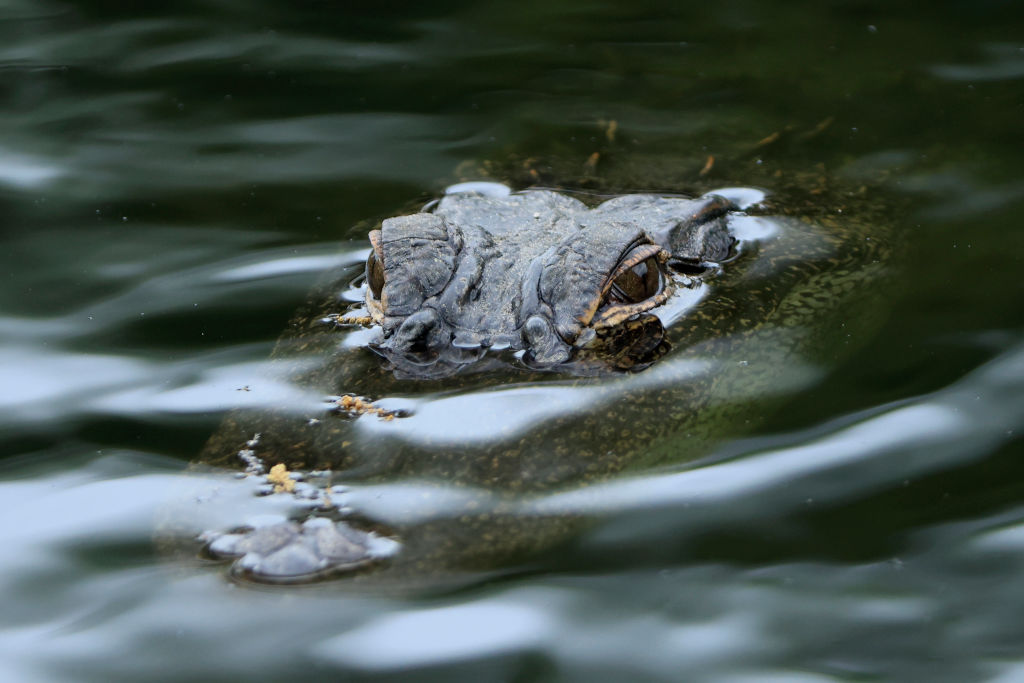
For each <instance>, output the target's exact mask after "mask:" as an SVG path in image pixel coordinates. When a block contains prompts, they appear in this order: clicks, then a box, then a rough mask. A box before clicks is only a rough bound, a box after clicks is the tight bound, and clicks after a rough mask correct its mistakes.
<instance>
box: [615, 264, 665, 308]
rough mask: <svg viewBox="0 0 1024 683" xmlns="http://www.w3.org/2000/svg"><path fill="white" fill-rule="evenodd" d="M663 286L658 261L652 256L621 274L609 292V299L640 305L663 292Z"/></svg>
mask: <svg viewBox="0 0 1024 683" xmlns="http://www.w3.org/2000/svg"><path fill="white" fill-rule="evenodd" d="M663 286H664V283H663V281H662V275H661V268H659V267H658V260H657V258H655V257H654V256H651V257H650V258H647V259H644V260H643V261H641V262H640V263H638V264H636V265H635V266H633V267H632V268H627V269H626V270H624V271H623V272H622V273H620V274H619V276H618V277H616V278H615V280H614V281H613V282H612V286H611V289H609V290H608V298H609V300H611V301H615V302H618V303H624V304H638V303H640V302H641V301H646V300H647V299H650V298H651V297H653V296H655V295H656V294H658V293H659V292H661V290H662V288H663Z"/></svg>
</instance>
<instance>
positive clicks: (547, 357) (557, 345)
mask: <svg viewBox="0 0 1024 683" xmlns="http://www.w3.org/2000/svg"><path fill="white" fill-rule="evenodd" d="M523 337H524V338H525V340H526V342H527V345H528V349H527V356H528V359H529V360H533V361H536V362H538V363H542V364H544V365H548V364H554V363H564V362H565V361H567V360H569V348H568V345H567V344H566V343H565V342H563V341H562V339H561V338H560V337H559V336H558V335H557V334H555V331H554V330H553V329H551V323H549V322H548V321H547V320H545V319H544V318H542V317H541V316H539V315H531V316H530V317H529V319H527V321H526V324H524V325H523Z"/></svg>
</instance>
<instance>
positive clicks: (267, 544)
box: [176, 182, 888, 584]
mask: <svg viewBox="0 0 1024 683" xmlns="http://www.w3.org/2000/svg"><path fill="white" fill-rule="evenodd" d="M774 208H777V206H776V207H773V206H772V202H771V200H770V199H767V198H766V197H765V194H764V193H763V192H761V191H759V190H755V189H751V188H723V189H718V190H715V191H711V192H707V193H705V194H703V195H701V196H698V197H696V198H686V197H682V196H678V195H669V194H649V193H645V194H624V195H619V196H614V197H602V196H593V195H586V194H575V195H572V194H568V193H565V192H557V191H552V190H543V189H526V190H523V191H518V192H514V191H512V190H511V189H510V188H509V187H507V186H505V185H501V184H497V183H491V182H486V183H464V184H460V185H457V186H454V187H452V188H450V189H449V190H448V191H447V193H446V194H445V195H444V196H443V197H441V198H440V199H439V200H435V201H433V202H431V203H430V204H428V205H427V206H426V207H425V208H424V209H423V210H422V211H419V212H417V213H412V214H409V215H403V216H398V217H394V218H389V219H386V220H384V221H383V222H382V223H381V225H380V227H379V228H378V229H375V230H372V231H371V232H370V233H369V242H370V248H369V249H368V252H367V256H366V260H365V265H364V266H363V267H362V268H361V269H360V270H361V271H362V272H360V273H359V274H357V275H355V276H354V278H353V273H352V270H351V269H348V270H346V271H345V272H343V273H340V274H336V275H335V276H332V277H331V278H329V279H328V281H327V283H326V284H325V285H324V286H323V287H321V288H320V289H319V290H318V294H317V295H316V296H314V297H313V302H312V303H311V304H310V306H309V307H307V308H306V309H304V310H303V311H302V312H300V314H299V315H298V316H297V317H296V319H295V320H294V321H293V323H292V324H291V325H290V327H289V330H288V331H287V332H286V334H285V335H284V336H283V337H282V339H281V341H280V343H279V345H278V348H277V350H276V351H275V357H276V358H278V361H277V362H278V363H279V364H281V365H282V366H284V367H287V368H289V370H288V373H289V377H290V381H291V382H293V383H294V384H295V385H296V386H301V387H303V388H304V390H305V391H306V393H307V395H308V396H310V397H316V400H315V401H314V400H310V401H308V402H303V401H299V402H297V403H293V402H285V403H283V404H282V405H279V406H275V407H273V408H271V409H267V410H260V411H237V412H236V413H234V414H232V415H229V416H228V417H227V418H226V419H225V422H224V425H223V426H222V427H221V429H220V430H218V432H217V433H216V434H215V435H214V437H213V438H212V439H211V440H210V442H209V444H208V445H207V447H206V449H205V450H204V452H203V454H202V456H201V457H200V461H201V462H202V463H204V464H205V465H207V466H210V465H212V466H219V467H228V468H234V469H239V468H240V467H244V468H246V470H247V472H248V473H249V474H250V475H253V476H250V477H248V478H247V479H245V480H241V482H242V483H240V484H238V485H239V486H249V487H250V488H249V489H246V490H247V491H251V492H252V493H257V494H260V495H269V496H270V497H271V498H274V499H279V500H286V501H288V503H287V504H285V505H283V507H284V511H283V512H281V514H279V515H278V516H276V517H275V516H272V517H269V518H268V517H266V516H261V517H259V519H258V520H256V521H251V520H250V521H248V522H240V523H239V524H237V525H235V526H234V528H230V527H229V528H228V529H227V530H226V531H224V530H214V531H210V532H207V533H205V534H204V535H203V536H202V541H203V543H204V546H203V551H202V552H203V553H204V554H205V555H206V556H207V557H209V558H214V559H219V560H223V559H225V558H231V559H233V560H234V563H233V565H232V575H233V576H234V577H236V578H237V579H239V580H253V581H263V582H286V583H292V582H304V581H310V580H320V579H324V578H328V577H337V576H346V577H349V578H350V580H352V581H354V582H357V583H358V582H362V583H366V582H369V581H383V582H385V583H386V582H387V581H388V580H389V579H390V580H392V582H398V583H404V584H410V583H417V582H419V583H423V582H427V581H433V580H434V579H433V578H431V579H428V578H426V577H437V576H439V575H447V576H449V577H450V576H454V575H458V574H459V573H460V572H461V573H463V574H465V573H466V572H470V571H472V570H478V569H481V568H494V567H501V566H507V565H508V564H509V563H510V562H512V561H513V560H514V559H516V558H521V557H524V556H529V555H530V554H532V553H535V552H537V551H538V549H543V548H546V547H549V546H550V545H551V544H553V543H556V542H558V541H561V540H564V539H565V538H567V537H571V535H572V532H573V530H575V529H577V528H579V525H580V523H581V520H580V517H581V515H575V514H573V513H572V511H571V510H569V511H566V510H557V511H547V510H543V504H540V503H538V501H543V500H544V497H543V496H544V494H546V493H547V492H551V491H558V490H564V489H566V488H567V487H569V488H574V487H579V486H581V485H584V484H591V483H594V482H597V481H603V480H607V479H608V478H610V477H612V476H614V475H616V474H618V473H622V472H624V471H627V470H632V471H638V470H642V469H643V468H647V467H651V466H654V465H662V464H666V463H672V464H675V465H677V466H678V465H679V464H680V463H685V462H688V461H692V460H695V459H697V458H699V457H701V456H704V455H707V454H708V452H709V448H710V446H709V444H713V443H714V440H715V437H716V436H717V435H719V434H721V433H722V432H723V431H732V432H735V431H736V430H735V425H736V424H737V423H739V422H741V421H742V420H743V419H744V415H745V413H744V412H743V411H744V410H745V409H746V408H747V407H749V405H750V403H751V401H752V399H758V400H761V399H763V398H764V397H765V396H766V395H771V394H779V395H784V394H785V393H787V392H790V391H793V390H795V389H797V388H799V387H801V386H805V385H806V384H807V383H809V382H812V381H813V377H814V376H815V372H816V367H817V366H818V364H819V363H820V362H827V361H826V360H823V357H830V356H833V355H834V354H835V353H836V348H837V347H838V346H840V345H842V344H843V343H844V342H845V341H848V339H845V340H844V339H843V338H842V337H843V336H844V335H848V334H849V333H851V332H853V331H856V330H857V329H860V330H862V331H863V330H865V329H866V328H867V327H869V323H868V322H867V321H868V320H870V312H871V311H872V310H873V306H872V302H871V298H870V297H869V296H867V295H866V292H867V291H868V290H867V289H865V287H864V286H865V285H867V284H870V283H873V282H877V281H878V276H879V273H880V272H881V270H882V269H883V267H884V265H883V264H884V260H885V256H886V253H887V250H888V246H887V237H886V233H885V229H884V224H883V223H881V222H872V221H864V220H856V219H854V218H853V217H852V216H851V215H850V212H848V213H847V214H846V215H845V216H841V217H838V218H837V217H836V214H835V213H833V212H827V213H826V212H822V213H821V214H820V215H818V216H815V217H813V219H808V218H807V217H802V218H794V217H787V216H783V215H778V214H777V213H774V212H773V211H772V210H771V209H774ZM353 281H354V284H352V283H353ZM350 286H355V287H359V288H360V289H361V291H362V293H363V297H364V299H363V301H362V302H361V306H362V307H361V308H359V307H352V308H351V309H350V310H342V309H343V307H344V305H343V302H342V301H341V300H340V299H339V296H338V292H339V291H344V290H345V289H346V288H348V287H350ZM847 322H849V323H850V325H849V326H848V327H844V325H846V323H847ZM854 323H857V324H854ZM360 326H362V327H365V328H368V329H367V330H363V329H360ZM858 326H859V327H858ZM353 330H354V331H353ZM351 336H356V337H358V338H359V339H360V340H361V341H362V342H363V343H358V344H353V343H351V342H349V341H348V340H349V338H350V337H351ZM254 388H255V387H254ZM371 396H372V397H375V398H377V399H378V400H376V401H374V400H372V399H371V398H370V397H371ZM730 426H732V427H731V428H730ZM270 464H273V465H274V468H273V469H272V470H271V471H269V472H268V471H267V469H266V467H267V466H269V465H270ZM339 480H340V481H344V482H345V483H346V484H348V485H350V486H352V487H353V488H352V489H351V490H350V489H347V488H345V487H344V486H339V485H338V481H339ZM246 482H248V483H246ZM360 490H361V491H362V492H363V495H362V499H360V494H359V491H360ZM368 491H377V492H378V494H376V498H374V497H372V496H369V495H367V492H368ZM380 492H383V493H380ZM382 497H383V499H384V501H393V505H392V507H390V508H389V507H388V504H387V503H378V502H375V500H379V499H380V498H382ZM208 499H209V496H207V498H204V499H203V500H208ZM423 501H433V502H423ZM234 504H235V503H230V502H226V503H225V504H224V505H225V506H226V507H230V506H231V505H234ZM281 507H282V505H280V504H279V505H278V506H277V507H276V508H275V510H278V509H280V508H281ZM410 510H413V511H412V512H410ZM176 514H177V513H176ZM239 514H241V513H239Z"/></svg>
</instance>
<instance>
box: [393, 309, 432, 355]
mask: <svg viewBox="0 0 1024 683" xmlns="http://www.w3.org/2000/svg"><path fill="white" fill-rule="evenodd" d="M437 327H438V319H437V311H435V310H434V309H432V308H424V309H421V310H419V311H416V312H415V313H413V314H412V315H410V316H409V317H408V318H406V319H405V322H403V323H402V325H401V327H399V328H398V331H397V332H396V333H395V339H394V342H393V344H394V345H395V346H396V347H398V348H401V349H402V350H405V351H409V352H412V353H423V352H426V351H429V350H430V348H431V347H432V346H435V345H436V344H434V343H433V342H434V340H433V339H432V337H434V336H435V335H434V332H435V330H436V329H437Z"/></svg>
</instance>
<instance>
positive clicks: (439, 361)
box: [366, 183, 738, 377]
mask: <svg viewBox="0 0 1024 683" xmlns="http://www.w3.org/2000/svg"><path fill="white" fill-rule="evenodd" d="M737 209H738V207H737V205H736V204H735V203H734V202H733V201H732V200H730V199H727V198H725V197H723V196H721V195H718V194H709V195H705V196H703V197H701V198H698V199H683V198H679V197H666V196H658V195H646V194H635V195H625V196H621V197H617V198H614V199H610V200H607V201H605V202H603V203H601V204H599V205H597V206H595V207H593V208H590V207H588V206H587V205H586V204H584V203H583V202H581V201H580V200H578V199H575V198H573V197H569V196H566V195H563V194H558V193H555V192H550V191H545V190H528V191H524V192H517V193H512V192H510V191H509V189H508V188H507V187H505V186H503V185H497V184H493V183H472V184H467V186H461V187H460V186H456V187H455V188H450V189H449V192H448V194H446V195H445V196H444V197H443V198H442V199H441V200H440V201H438V202H436V203H434V204H433V205H428V207H427V208H426V209H425V210H424V211H422V212H420V213H416V214H412V215H408V216H399V217H396V218H389V219H387V220H385V221H384V222H383V224H382V225H381V228H380V229H379V230H374V231H373V232H371V233H370V242H371V243H372V245H373V249H372V251H371V252H370V255H369V257H368V259H367V262H366V281H367V288H366V289H367V291H366V304H367V307H368V308H369V310H370V313H371V316H372V318H373V320H374V321H375V322H376V323H378V324H379V325H380V326H381V327H382V329H383V341H382V342H381V343H380V344H379V345H378V346H377V350H378V351H379V352H380V353H381V354H382V355H384V356H385V357H387V358H388V359H389V360H390V361H391V363H392V364H393V365H394V367H395V370H396V372H399V373H401V374H405V375H411V376H434V377H436V376H443V375H446V374H450V373H451V372H454V371H456V370H458V369H459V368H460V367H463V366H464V365H465V364H466V363H468V362H472V361H475V360H476V359H478V358H479V357H480V356H482V355H483V354H484V353H485V352H486V351H487V350H488V349H491V350H501V349H512V350H515V351H521V352H522V353H521V355H520V357H521V359H522V361H523V362H524V363H525V364H527V365H529V366H531V367H542V368H548V367H553V366H559V367H561V366H571V364H572V363H573V362H575V361H576V360H578V359H579V358H580V357H583V356H585V357H587V358H588V359H590V360H591V361H592V360H593V359H595V358H597V359H602V362H603V364H604V366H606V367H608V368H610V369H615V368H619V369H638V368H642V367H645V366H646V365H648V364H649V363H650V362H651V361H653V360H654V359H655V358H657V357H658V356H660V355H661V354H662V353H663V352H664V350H665V348H666V343H665V342H664V334H665V329H664V326H663V325H662V324H661V321H660V320H659V318H658V317H657V316H656V315H655V314H654V311H655V309H657V308H658V307H659V306H661V305H662V304H663V303H665V302H666V300H668V299H669V297H670V296H671V295H672V293H673V291H674V290H675V289H678V288H680V287H696V286H697V285H699V283H700V281H701V279H702V278H705V277H707V276H709V275H710V274H713V273H714V272H716V271H717V270H718V268H719V265H720V264H721V263H722V262H723V261H726V260H727V259H729V257H730V256H731V255H732V254H733V252H734V245H735V242H736V240H735V237H734V236H733V234H732V233H731V231H730V229H729V217H730V215H731V212H733V211H735V210H737ZM589 367H593V363H590V365H589Z"/></svg>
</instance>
